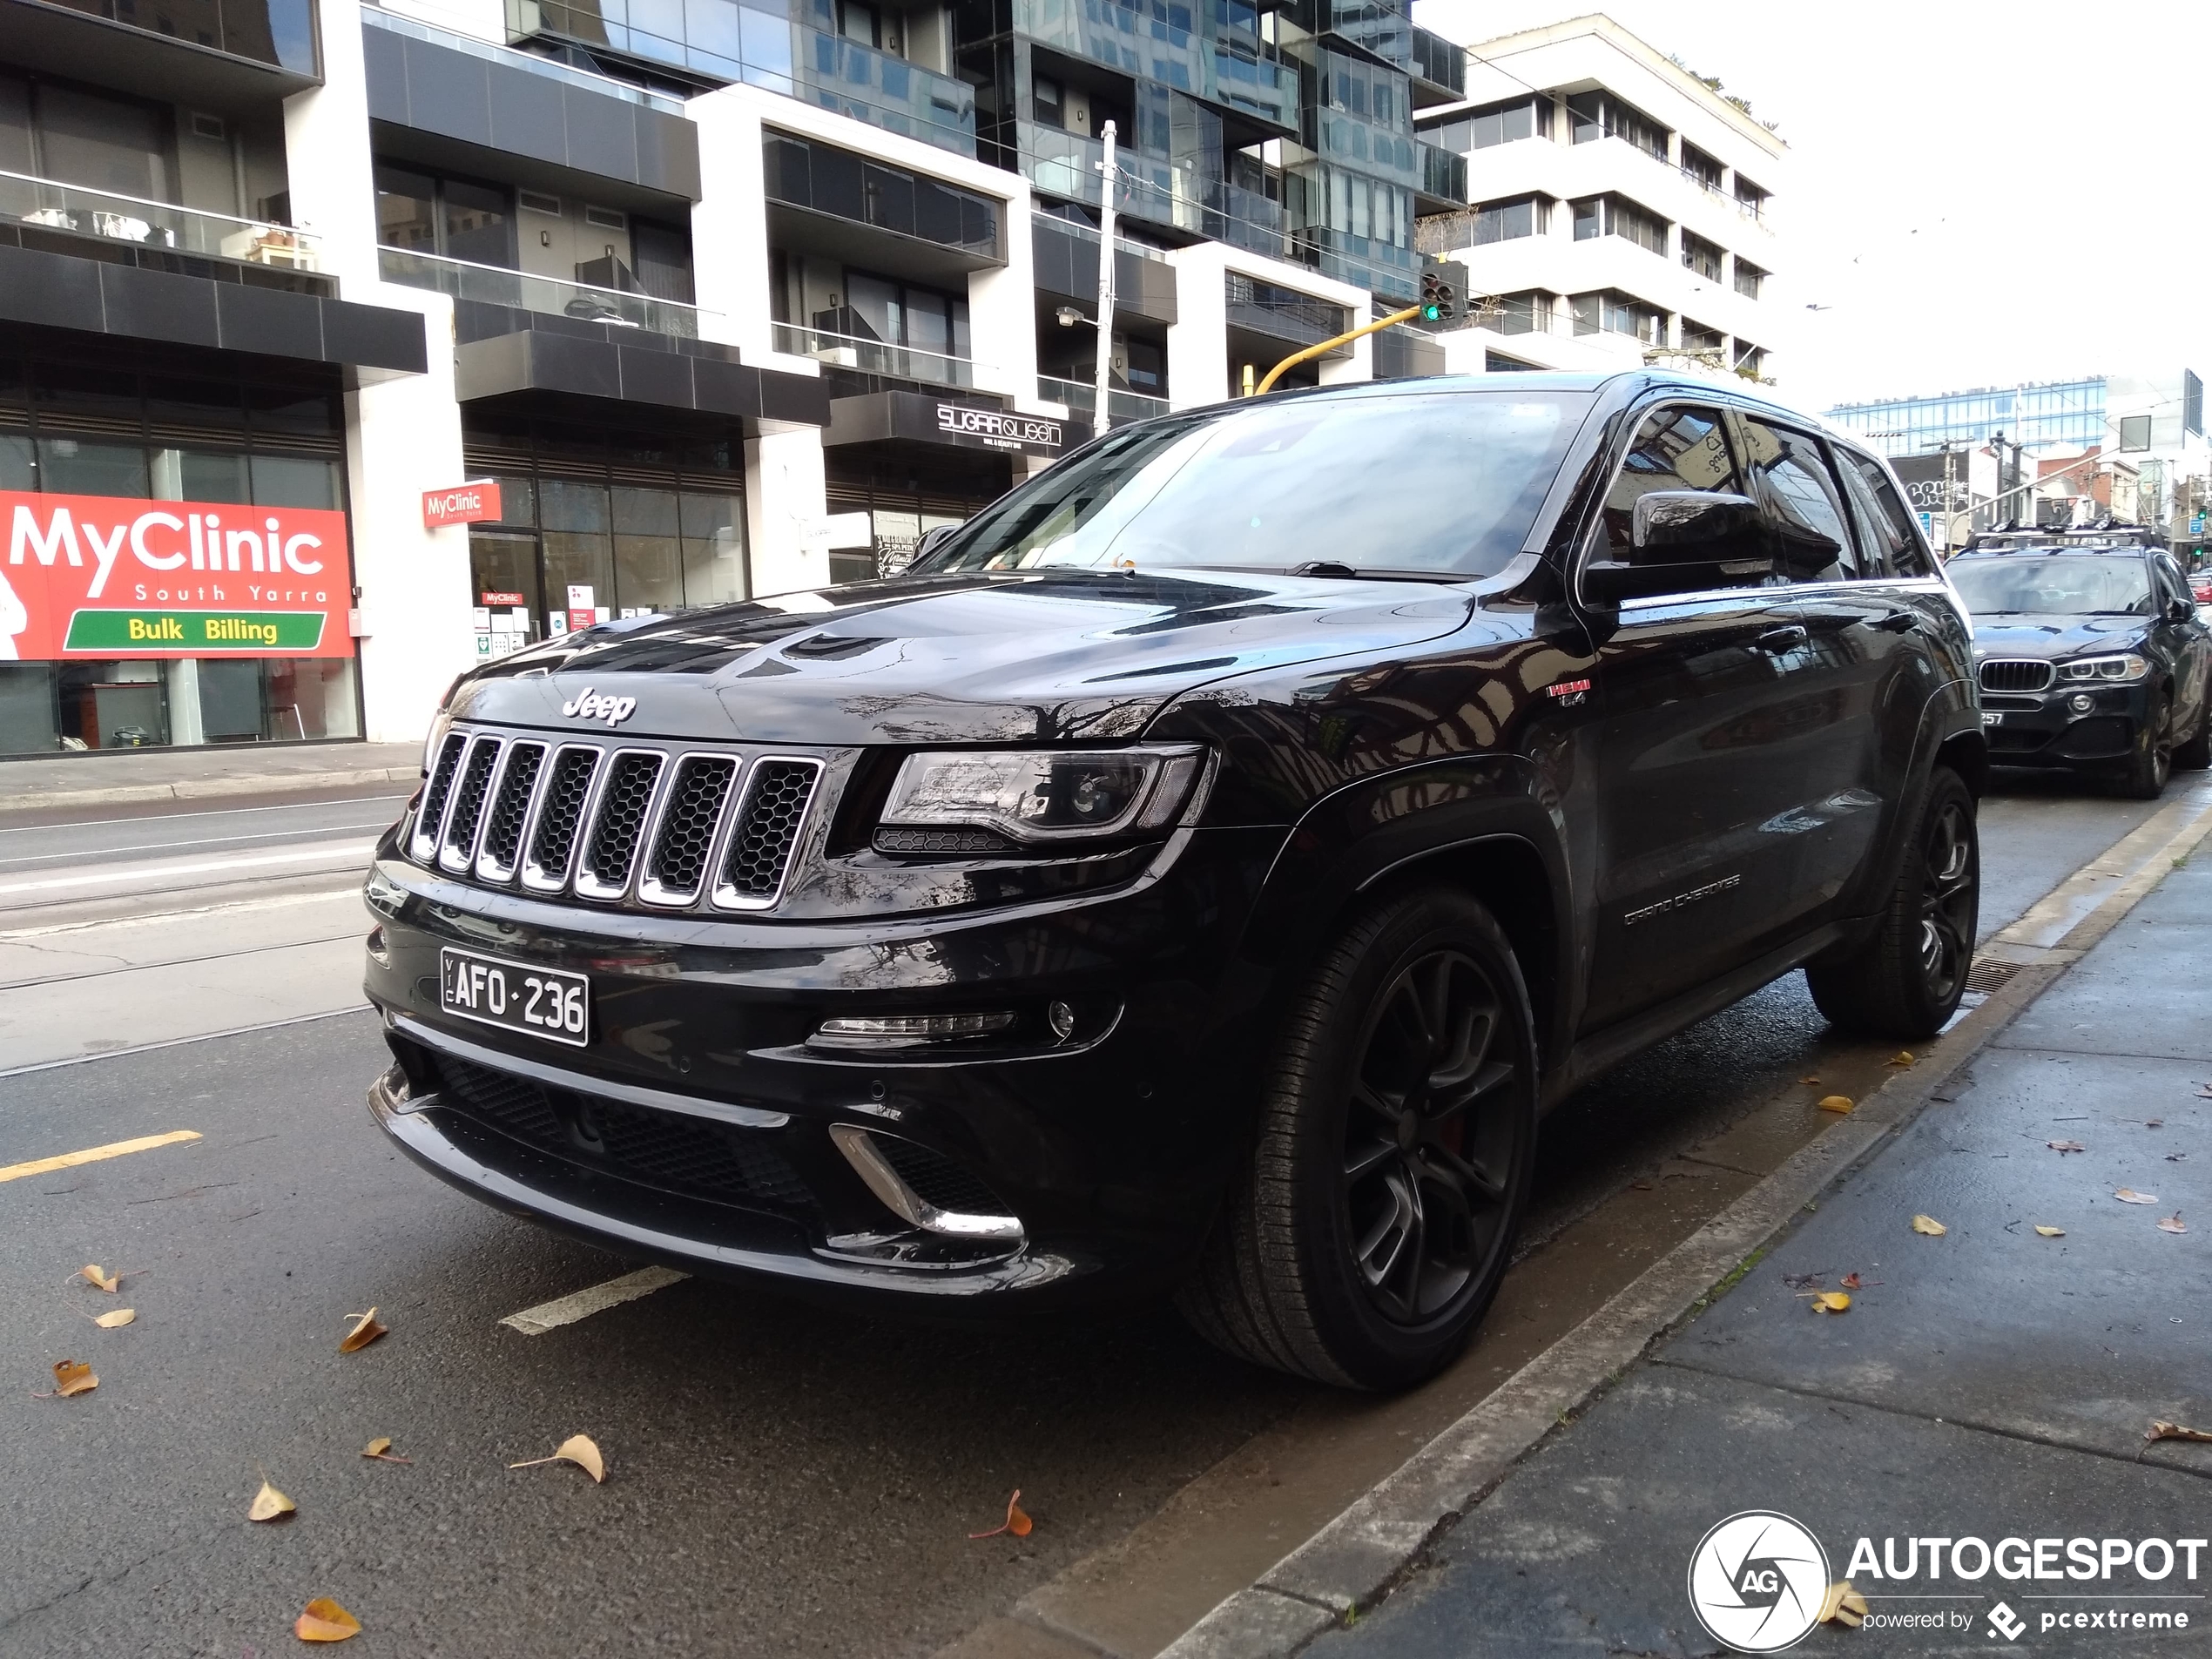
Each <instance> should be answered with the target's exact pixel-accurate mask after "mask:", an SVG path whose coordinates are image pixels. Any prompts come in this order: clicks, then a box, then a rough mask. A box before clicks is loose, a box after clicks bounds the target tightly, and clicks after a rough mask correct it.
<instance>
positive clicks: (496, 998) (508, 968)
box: [438, 949, 591, 1049]
mask: <svg viewBox="0 0 2212 1659" xmlns="http://www.w3.org/2000/svg"><path fill="white" fill-rule="evenodd" d="M438 1006H439V1007H440V1008H443V1009H444V1010H445V1011H446V1012H447V1013H448V1014H457V1015H460V1016H461V1017H462V1019H464V1020H480V1021H482V1022H483V1023H484V1024H486V1025H496V1026H502V1027H504V1028H506V1029H508V1030H509V1031H527V1032H529V1033H530V1034H531V1035H534V1036H540V1037H550V1038H551V1039H552V1040H553V1041H554V1042H566V1043H570V1044H573V1045H574V1046H575V1047H577V1048H579V1049H581V1048H583V1047H585V1046H586V1045H587V1044H589V1043H590V1041H591V1013H590V1007H591V981H590V980H588V979H586V978H585V977H584V976H583V974H566V973H563V972H562V971H561V970H560V969H559V968H526V967H524V966H523V964H522V963H520V962H502V961H499V960H497V959H496V958H495V957H490V956H478V955H475V954H473V953H471V952H469V951H465V950H451V949H441V950H440V951H439V952H438Z"/></svg>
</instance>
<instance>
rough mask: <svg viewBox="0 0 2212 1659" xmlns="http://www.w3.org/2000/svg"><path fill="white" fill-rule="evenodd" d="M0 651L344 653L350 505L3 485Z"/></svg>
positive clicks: (347, 646)
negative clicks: (150, 497)
mask: <svg viewBox="0 0 2212 1659" xmlns="http://www.w3.org/2000/svg"><path fill="white" fill-rule="evenodd" d="M0 533H4V535H5V536H6V537H7V541H6V552H5V554H4V555H0V661H12V660H15V659H17V658H27V659H32V660H36V659H40V658H44V659H47V660H50V661H51V660H53V659H56V658H71V657H153V658H166V657H350V656H352V655H353V641H352V639H351V638H350V637H348V633H347V627H346V612H347V608H348V606H349V605H350V604H352V597H351V596H352V591H353V589H352V582H353V578H352V576H351V574H350V571H351V568H352V567H351V563H350V560H349V558H348V550H347V544H346V516H345V515H344V514H343V513H334V512H330V511H327V510H325V509H315V508H306V507H247V506H242V505H240V504H239V503H238V502H190V501H132V500H122V499H118V498H116V497H112V496H43V495H31V494H28V493H26V492H24V491H21V490H12V489H0Z"/></svg>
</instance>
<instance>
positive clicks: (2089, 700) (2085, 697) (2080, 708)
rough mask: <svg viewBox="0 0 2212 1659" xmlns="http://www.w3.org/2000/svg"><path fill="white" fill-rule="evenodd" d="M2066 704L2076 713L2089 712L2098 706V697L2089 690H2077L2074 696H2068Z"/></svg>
mask: <svg viewBox="0 0 2212 1659" xmlns="http://www.w3.org/2000/svg"><path fill="white" fill-rule="evenodd" d="M2066 705H2067V707H2068V708H2070V709H2072V710H2073V711H2074V712H2075V713H2076V714H2087V712H2088V711H2090V710H2091V709H2094V707H2096V706H2097V699H2096V698H2094V697H2091V696H2090V695H2089V694H2088V692H2087V691H2076V692H2075V693H2074V695H2073V696H2072V697H2069V698H2067V700H2066Z"/></svg>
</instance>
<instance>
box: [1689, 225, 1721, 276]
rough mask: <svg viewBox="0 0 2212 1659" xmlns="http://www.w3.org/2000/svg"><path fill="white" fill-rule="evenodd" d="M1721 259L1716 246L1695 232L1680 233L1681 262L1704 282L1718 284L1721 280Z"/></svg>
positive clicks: (1719, 251)
mask: <svg viewBox="0 0 2212 1659" xmlns="http://www.w3.org/2000/svg"><path fill="white" fill-rule="evenodd" d="M1722 258H1723V254H1722V253H1721V250H1720V248H1719V247H1718V246H1716V245H1715V244H1713V243H1711V242H1709V241H1707V240H1706V239H1704V238H1703V237H1702V236H1700V235H1698V234H1697V233H1696V232H1695V231H1684V232H1683V233H1682V262H1683V264H1684V265H1686V266H1689V268H1690V269H1691V270H1693V271H1695V272H1696V273H1697V274H1698V275H1699V276H1702V277H1703V278H1704V279H1705V280H1706V281H1708V282H1718V281H1719V280H1721V260H1722Z"/></svg>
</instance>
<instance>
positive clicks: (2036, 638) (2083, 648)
mask: <svg viewBox="0 0 2212 1659" xmlns="http://www.w3.org/2000/svg"><path fill="white" fill-rule="evenodd" d="M2149 625H2150V619H2149V618H2148V617H2068V616H2040V615H2034V614H2032V613H2025V612H2024V613H2020V614H2018V615H2012V616H2003V617H1975V618H1974V655H1975V656H1977V657H2040V658H2050V659H2052V660H2056V659H2058V658H2066V657H2080V656H2085V655H2087V654H2089V653H2091V652H2094V651H2132V650H2134V649H2135V648H2136V647H2137V646H2139V645H2141V644H2142V641H2143V635H2144V632H2145V631H2146V630H2148V627H2149Z"/></svg>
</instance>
